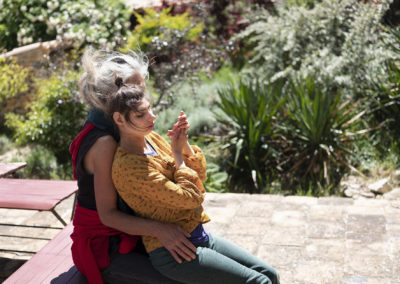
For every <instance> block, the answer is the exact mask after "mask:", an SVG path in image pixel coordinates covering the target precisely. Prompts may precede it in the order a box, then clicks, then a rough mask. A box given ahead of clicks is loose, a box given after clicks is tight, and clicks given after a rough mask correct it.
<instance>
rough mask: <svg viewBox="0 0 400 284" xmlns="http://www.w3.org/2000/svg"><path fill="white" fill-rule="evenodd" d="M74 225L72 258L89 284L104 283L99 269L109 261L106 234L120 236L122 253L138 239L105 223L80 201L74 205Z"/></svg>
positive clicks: (128, 250) (95, 212)
mask: <svg viewBox="0 0 400 284" xmlns="http://www.w3.org/2000/svg"><path fill="white" fill-rule="evenodd" d="M73 224H74V231H73V233H72V234H71V238H72V241H73V244H72V247H71V251H72V259H73V261H74V263H75V265H76V267H77V268H78V270H79V271H80V272H81V273H82V274H83V275H85V276H86V278H87V279H88V282H89V283H90V284H92V283H93V284H98V283H99V284H100V283H103V279H102V277H101V274H100V269H99V268H105V267H107V266H108V265H109V264H110V257H109V255H108V241H109V236H114V235H120V237H121V243H120V246H119V253H121V254H126V253H129V252H130V251H132V249H133V248H134V247H135V246H136V243H137V241H138V239H139V237H138V236H130V235H127V234H124V233H121V232H120V231H117V230H114V229H112V228H110V227H107V226H104V225H103V224H102V223H101V221H100V218H99V215H98V214H97V211H94V210H90V209H86V208H84V207H81V206H79V204H77V206H76V210H75V217H74V221H73Z"/></svg>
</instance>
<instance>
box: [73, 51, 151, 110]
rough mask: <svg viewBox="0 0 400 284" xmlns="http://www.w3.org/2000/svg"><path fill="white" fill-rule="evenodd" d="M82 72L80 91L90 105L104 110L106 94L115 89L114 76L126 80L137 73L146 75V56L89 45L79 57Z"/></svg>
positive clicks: (108, 94) (145, 76) (138, 52)
mask: <svg viewBox="0 0 400 284" xmlns="http://www.w3.org/2000/svg"><path fill="white" fill-rule="evenodd" d="M82 68H83V71H84V73H83V74H82V75H81V77H80V79H79V83H78V86H79V93H80V94H81V97H82V98H83V100H85V101H86V102H87V103H88V104H89V105H90V106H91V107H94V108H97V109H100V110H103V111H107V98H108V96H110V95H111V94H113V93H115V92H116V91H117V90H118V87H117V85H116V84H115V78H117V77H118V78H121V79H122V80H123V81H126V80H127V79H128V78H131V77H132V76H134V75H136V74H140V75H141V76H142V78H143V79H147V78H148V74H149V73H148V60H147V58H146V57H145V56H144V55H143V54H142V53H141V52H140V51H137V52H134V51H129V52H128V53H127V54H125V53H121V52H117V51H106V50H93V49H88V50H87V51H86V52H85V53H84V55H83V57H82Z"/></svg>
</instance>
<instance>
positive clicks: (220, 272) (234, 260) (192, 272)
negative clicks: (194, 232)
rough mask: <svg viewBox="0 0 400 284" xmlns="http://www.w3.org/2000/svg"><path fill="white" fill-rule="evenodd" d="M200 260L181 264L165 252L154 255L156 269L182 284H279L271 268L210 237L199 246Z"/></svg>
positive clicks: (228, 243) (224, 241) (233, 246)
mask: <svg viewBox="0 0 400 284" xmlns="http://www.w3.org/2000/svg"><path fill="white" fill-rule="evenodd" d="M196 254H197V257H196V259H195V260H192V261H190V262H188V261H184V262H183V263H182V264H179V263H177V262H176V261H175V260H174V258H173V257H172V256H171V254H170V253H169V252H168V251H167V250H166V249H165V248H163V247H162V248H159V249H156V250H154V251H152V252H150V261H151V263H152V264H153V266H154V268H155V269H156V270H158V271H159V272H160V273H161V274H163V275H164V276H166V277H168V278H170V279H174V280H176V281H179V282H182V283H193V284H194V283H199V284H205V283H207V284H213V283H215V284H221V283H226V284H228V283H229V284H236V283H237V284H244V283H257V284H258V283H260V284H261V283H263V284H264V283H268V284H279V275H278V273H277V272H276V271H275V269H273V268H272V267H271V266H269V265H268V264H266V263H265V262H263V261H261V260H260V259H258V258H257V257H255V256H253V255H251V254H250V253H248V252H246V251H245V250H243V249H241V248H240V247H238V246H236V245H234V244H232V243H230V242H228V241H226V240H224V239H222V238H219V237H216V236H213V235H211V234H210V240H209V241H208V242H205V243H201V244H199V245H197V252H196Z"/></svg>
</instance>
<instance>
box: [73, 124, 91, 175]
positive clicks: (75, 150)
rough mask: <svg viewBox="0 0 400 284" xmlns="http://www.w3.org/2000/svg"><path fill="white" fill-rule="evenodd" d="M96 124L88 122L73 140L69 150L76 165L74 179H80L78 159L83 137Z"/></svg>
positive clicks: (74, 165)
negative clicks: (77, 172)
mask: <svg viewBox="0 0 400 284" xmlns="http://www.w3.org/2000/svg"><path fill="white" fill-rule="evenodd" d="M93 128H95V125H94V124H93V123H88V124H86V125H85V127H84V128H83V129H82V131H81V132H79V134H78V135H77V136H76V137H75V139H74V141H72V143H71V145H70V146H69V152H70V153H71V155H72V166H73V167H74V179H76V180H77V179H78V177H77V175H76V159H77V156H78V152H79V147H80V145H81V143H82V140H83V138H85V136H86V135H87V134H88V133H89V132H90V131H91V130H92V129H93Z"/></svg>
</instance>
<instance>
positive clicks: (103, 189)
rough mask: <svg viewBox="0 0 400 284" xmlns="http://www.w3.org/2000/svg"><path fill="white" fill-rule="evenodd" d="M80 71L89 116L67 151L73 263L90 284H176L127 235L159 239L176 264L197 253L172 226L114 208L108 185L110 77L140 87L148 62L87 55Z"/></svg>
mask: <svg viewBox="0 0 400 284" xmlns="http://www.w3.org/2000/svg"><path fill="white" fill-rule="evenodd" d="M82 67H83V69H84V73H83V75H82V76H81V80H80V83H79V87H80V94H81V95H82V97H83V98H84V99H85V100H86V102H87V103H88V104H89V106H90V107H91V108H92V111H91V112H90V114H89V117H88V120H87V122H86V123H85V127H84V128H83V130H82V132H81V133H79V135H78V136H77V137H76V138H75V140H74V141H73V143H72V144H71V148H70V151H71V154H72V159H73V164H74V175H75V178H76V179H77V180H78V187H79V190H78V202H77V208H76V212H75V216H74V221H73V223H74V232H73V234H72V235H71V237H72V239H73V246H72V255H73V259H74V262H75V264H76V266H77V268H78V269H79V270H80V271H81V272H82V273H83V274H84V275H85V276H86V277H87V279H88V281H89V283H95V284H98V283H103V281H104V282H107V283H110V284H112V283H118V284H120V283H143V282H141V281H144V282H146V283H176V282H174V281H170V280H169V279H167V278H166V277H163V276H162V275H160V274H159V273H158V272H157V271H156V270H154V268H153V267H152V265H151V264H150V262H149V260H148V256H146V255H143V254H140V253H137V252H135V251H133V252H132V251H131V249H133V248H134V247H135V244H136V241H137V240H138V237H129V235H146V236H152V237H154V238H156V239H158V240H159V241H160V243H162V244H163V245H164V247H165V248H167V249H168V251H169V253H170V254H171V256H172V257H173V259H174V260H175V261H176V262H177V263H180V262H182V260H185V261H190V260H192V259H193V258H195V254H194V251H196V248H195V247H194V246H193V245H192V243H191V242H190V241H189V240H188V239H187V238H188V237H189V234H188V233H187V232H186V231H184V230H183V229H182V228H181V227H179V226H178V225H175V224H166V223H161V222H157V221H154V220H147V219H143V218H140V217H136V216H132V215H128V214H125V213H123V212H122V211H121V208H119V209H118V208H117V200H118V199H117V194H116V191H115V188H114V185H113V183H112V180H111V165H112V160H113V156H114V153H115V150H116V147H117V141H118V140H119V137H118V135H117V134H116V133H115V132H114V128H113V124H112V121H111V120H108V119H107V118H106V116H105V115H104V113H103V111H102V108H103V107H104V103H105V102H106V101H107V96H108V95H109V94H111V93H113V92H116V90H117V87H116V85H115V77H114V76H120V77H121V78H124V81H125V83H126V84H131V85H137V86H141V87H142V88H144V87H145V84H144V78H146V76H147V63H146V62H145V61H144V60H143V58H142V57H141V56H140V55H139V54H135V53H132V54H121V53H118V52H106V51H90V50H89V51H88V52H86V53H85V55H84V57H83V59H82ZM122 232H124V233H126V235H124V234H122ZM121 236H122V239H123V241H120V237H121ZM120 243H121V245H120ZM120 252H123V253H120Z"/></svg>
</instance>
